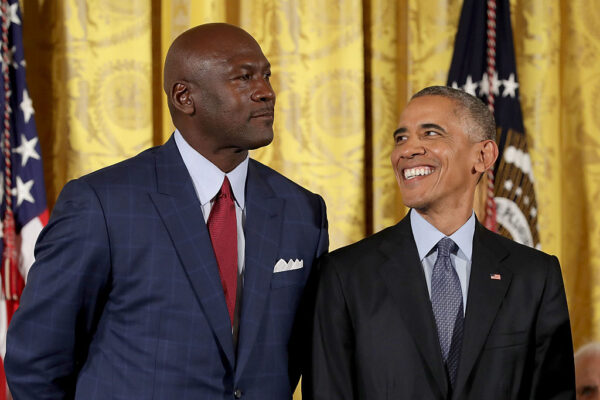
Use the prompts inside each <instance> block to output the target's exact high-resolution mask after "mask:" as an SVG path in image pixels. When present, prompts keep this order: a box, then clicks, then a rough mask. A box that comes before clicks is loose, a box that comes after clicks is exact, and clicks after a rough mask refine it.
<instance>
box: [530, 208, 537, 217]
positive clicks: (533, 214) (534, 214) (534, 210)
mask: <svg viewBox="0 0 600 400" xmlns="http://www.w3.org/2000/svg"><path fill="white" fill-rule="evenodd" d="M529 215H531V218H535V217H536V216H537V210H536V209H535V207H531V211H529Z"/></svg>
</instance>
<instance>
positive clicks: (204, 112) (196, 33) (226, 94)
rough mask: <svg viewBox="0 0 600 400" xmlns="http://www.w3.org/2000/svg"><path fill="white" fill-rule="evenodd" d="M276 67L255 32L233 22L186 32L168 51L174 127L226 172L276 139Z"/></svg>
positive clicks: (166, 81)
mask: <svg viewBox="0 0 600 400" xmlns="http://www.w3.org/2000/svg"><path fill="white" fill-rule="evenodd" d="M270 76H271V65H270V64H269V61H268V60H267V58H266V57H265V55H264V54H263V52H262V50H261V48H260V46H259V45H258V43H257V42H256V40H254V38H253V37H252V36H250V34H248V33H247V32H246V31H244V30H243V29H241V28H238V27H236V26H233V25H229V24H222V23H218V24H205V25H200V26H197V27H195V28H192V29H190V30H188V31H186V32H184V33H182V34H181V35H180V36H179V37H177V39H175V41H174V42H173V44H172V45H171V47H170V48H169V51H168V52H167V57H166V59H165V68H164V90H165V93H166V95H167V101H168V105H169V111H170V112H171V118H172V119H173V124H174V125H175V127H176V128H177V130H178V131H179V132H180V133H181V135H182V136H183V138H184V139H185V140H186V141H187V143H188V144H190V145H191V146H192V147H193V148H194V149H195V150H196V151H198V152H199V153H200V154H202V155H203V156H204V157H206V158H207V159H209V160H210V161H211V162H213V164H215V165H217V166H218V167H219V168H221V169H222V170H223V171H226V172H227V171H230V170H231V169H232V168H233V167H235V166H236V165H238V164H239V163H240V162H241V161H242V160H244V159H245V157H246V155H247V152H248V150H251V149H255V148H258V147H262V146H266V145H267V144H269V143H271V141H272V140H273V118H274V106H275V92H274V91H273V88H272V87H271V83H270Z"/></svg>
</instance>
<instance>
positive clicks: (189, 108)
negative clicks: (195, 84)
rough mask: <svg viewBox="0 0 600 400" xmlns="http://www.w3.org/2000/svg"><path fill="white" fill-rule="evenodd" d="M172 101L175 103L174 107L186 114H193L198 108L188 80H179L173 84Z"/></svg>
mask: <svg viewBox="0 0 600 400" xmlns="http://www.w3.org/2000/svg"><path fill="white" fill-rule="evenodd" d="M171 102H172V103H173V107H175V108H176V109H177V110H179V111H181V112H182V113H184V114H188V115H192V114H194V111H195V110H196V108H195V106H194V99H193V98H192V95H191V93H190V89H189V85H188V83H187V82H182V81H179V82H175V83H174V84H173V86H172V88H171Z"/></svg>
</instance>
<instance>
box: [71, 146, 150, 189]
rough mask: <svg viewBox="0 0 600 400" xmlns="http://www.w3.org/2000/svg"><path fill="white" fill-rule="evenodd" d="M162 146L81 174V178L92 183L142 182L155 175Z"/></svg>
mask: <svg viewBox="0 0 600 400" xmlns="http://www.w3.org/2000/svg"><path fill="white" fill-rule="evenodd" d="M161 148H162V146H155V147H151V148H149V149H146V150H144V151H142V152H141V153H139V154H137V155H135V156H133V157H131V158H127V159H125V160H123V161H120V162H117V163H115V164H112V165H109V166H106V167H104V168H101V169H98V170H96V171H93V172H90V173H88V174H86V175H83V176H81V177H80V178H79V179H80V180H83V181H86V182H87V183H89V184H91V185H96V184H118V183H132V184H135V183H141V182H144V181H145V178H148V177H150V176H152V177H154V176H155V170H156V162H155V154H156V152H157V151H159V149H161Z"/></svg>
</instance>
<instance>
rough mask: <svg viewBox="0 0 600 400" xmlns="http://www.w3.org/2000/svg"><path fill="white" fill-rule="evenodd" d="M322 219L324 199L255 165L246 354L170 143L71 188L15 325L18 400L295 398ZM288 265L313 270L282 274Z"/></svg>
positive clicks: (11, 361)
mask: <svg viewBox="0 0 600 400" xmlns="http://www.w3.org/2000/svg"><path fill="white" fill-rule="evenodd" d="M326 225H327V220H326V211H325V204H324V203H323V200H322V199H321V198H320V197H319V196H317V195H315V194H312V193H310V192H308V191H306V190H304V189H302V188H301V187H299V186H298V185H296V184H294V183H293V182H291V181H289V180H288V179H286V178H284V177H283V176H281V175H280V174H278V173H276V172H275V171H273V170H271V169H269V168H267V167H265V166H263V165H262V164H260V163H258V162H256V161H253V160H250V163H249V166H248V178H247V185H246V221H245V238H246V250H245V272H244V288H243V297H242V310H241V320H240V336H239V344H238V348H237V352H236V350H235V349H234V345H233V340H232V333H231V323H230V320H229V314H228V312H227V307H226V304H225V298H224V295H223V289H222V286H221V281H220V278H219V272H218V267H217V264H216V261H215V257H214V253H213V250H212V246H211V242H210V238H209V234H208V230H207V228H206V225H205V223H204V218H203V216H202V211H201V206H200V202H199V200H198V198H197V195H196V193H195V190H194V187H193V184H192V180H191V178H190V176H189V174H188V172H187V170H186V168H185V165H184V163H183V160H182V159H181V156H180V155H179V152H178V150H177V147H176V145H175V142H174V140H173V138H171V140H169V141H168V142H167V143H166V144H165V145H163V146H160V147H156V148H153V149H150V150H147V151H145V152H143V153H141V154H140V155H138V156H136V157H134V158H132V159H130V160H127V161H124V162H122V163H120V164H117V165H114V166H111V167H108V168H106V169H103V170H100V171H98V172H95V173H92V174H90V175H87V176H84V177H82V178H80V179H77V180H74V181H72V182H70V183H68V184H67V185H66V186H65V188H64V189H63V191H62V193H61V195H60V197H59V199H58V202H57V204H56V207H55V209H54V211H53V214H52V217H51V219H50V222H49V223H48V226H47V227H46V228H45V229H44V231H43V232H42V234H41V236H40V238H39V240H38V243H37V247H36V262H35V264H34V265H33V267H32V268H31V272H30V274H29V278H28V282H27V286H26V288H25V291H24V293H23V296H22V299H21V306H20V308H19V309H18V311H17V312H16V314H15V316H14V319H13V320H12V323H11V324H10V329H9V332H8V348H7V354H6V360H5V362H6V365H5V366H6V374H7V378H8V382H9V385H10V388H11V390H12V392H13V394H14V397H15V399H16V400H19V399H62V398H76V399H85V400H92V399H103V400H106V399H144V400H146V399H194V400H198V399H211V400H213V399H232V398H233V397H234V392H235V391H236V390H240V391H241V394H242V398H244V399H257V400H258V399H260V400H264V399H273V400H280V399H290V398H291V397H292V390H293V389H294V387H295V385H296V383H297V380H298V375H299V373H300V368H299V360H298V355H299V354H303V353H306V349H305V348H300V347H299V346H297V345H294V346H292V341H295V340H297V342H294V343H296V344H298V345H299V344H301V339H302V337H301V335H300V332H301V328H302V326H300V325H296V326H295V325H294V320H295V316H296V311H297V310H298V308H299V304H300V302H301V298H302V294H303V290H304V287H305V283H306V282H307V279H308V277H309V274H310V272H311V269H312V265H313V261H314V260H315V259H316V257H318V256H319V255H321V254H322V253H323V252H325V251H326V249H327V245H328V235H327V226H326ZM279 259H284V260H286V261H288V260H290V259H293V260H295V259H299V260H303V264H304V267H303V268H302V269H297V270H293V271H287V272H278V273H273V267H274V266H275V264H276V263H277V261H278V260H279ZM296 334H298V335H299V336H298V337H296V336H295V335H296ZM288 345H290V346H291V348H290V351H289V352H288ZM238 394H239V392H238Z"/></svg>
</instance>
